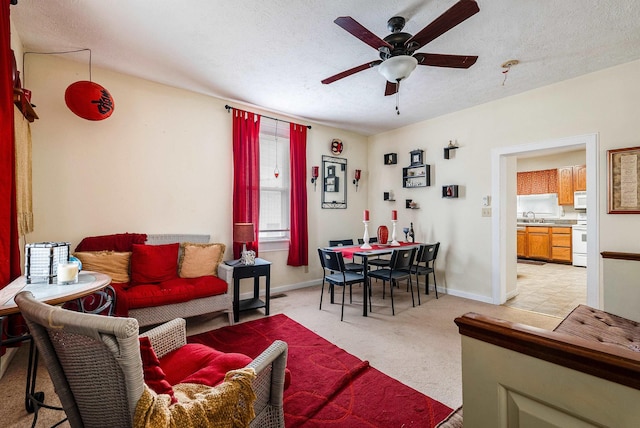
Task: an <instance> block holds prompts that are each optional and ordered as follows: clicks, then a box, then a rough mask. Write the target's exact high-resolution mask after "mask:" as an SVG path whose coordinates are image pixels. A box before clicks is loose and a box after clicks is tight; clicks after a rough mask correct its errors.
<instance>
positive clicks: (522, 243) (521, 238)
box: [517, 229, 527, 257]
mask: <svg viewBox="0 0 640 428" xmlns="http://www.w3.org/2000/svg"><path fill="white" fill-rule="evenodd" d="M517 248H518V249H517V252H518V257H527V230H526V229H524V230H518V246H517Z"/></svg>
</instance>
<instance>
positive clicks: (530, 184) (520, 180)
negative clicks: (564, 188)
mask: <svg viewBox="0 0 640 428" xmlns="http://www.w3.org/2000/svg"><path fill="white" fill-rule="evenodd" d="M557 174H558V171H557V170H556V169H543V170H538V171H522V172H519V173H517V177H516V178H517V194H518V195H540V194H543V193H556V192H557V187H558V184H557V183H558V178H557Z"/></svg>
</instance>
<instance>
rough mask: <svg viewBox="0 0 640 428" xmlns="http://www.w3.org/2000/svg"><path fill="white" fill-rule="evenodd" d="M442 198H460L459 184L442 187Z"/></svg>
mask: <svg viewBox="0 0 640 428" xmlns="http://www.w3.org/2000/svg"><path fill="white" fill-rule="evenodd" d="M442 197H443V198H457V197H458V185H457V184H449V185H447V186H442Z"/></svg>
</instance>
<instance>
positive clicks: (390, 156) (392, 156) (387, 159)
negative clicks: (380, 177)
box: [384, 153, 398, 165]
mask: <svg viewBox="0 0 640 428" xmlns="http://www.w3.org/2000/svg"><path fill="white" fill-rule="evenodd" d="M397 163H398V154H397V153H387V154H386V155H384V164H385V165H395V164H397Z"/></svg>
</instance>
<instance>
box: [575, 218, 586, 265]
mask: <svg viewBox="0 0 640 428" xmlns="http://www.w3.org/2000/svg"><path fill="white" fill-rule="evenodd" d="M571 229H572V230H571V236H572V242H571V245H572V247H573V257H572V263H573V265H574V266H582V267H587V213H586V212H584V213H578V221H577V223H576V224H574V225H573V226H571Z"/></svg>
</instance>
